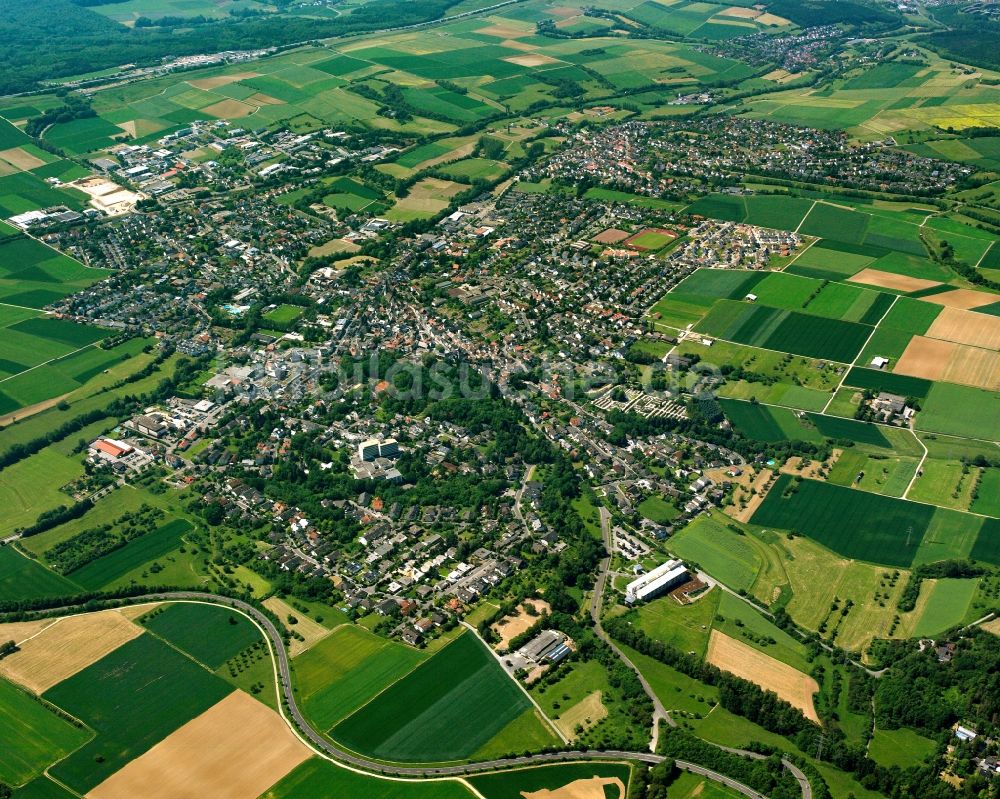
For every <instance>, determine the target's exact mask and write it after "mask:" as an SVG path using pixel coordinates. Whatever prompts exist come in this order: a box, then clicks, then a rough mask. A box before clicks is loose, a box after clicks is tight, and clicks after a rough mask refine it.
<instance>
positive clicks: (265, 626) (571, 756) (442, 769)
mask: <svg viewBox="0 0 1000 799" xmlns="http://www.w3.org/2000/svg"><path fill="white" fill-rule="evenodd" d="M607 560H610V558H608V559H607ZM601 576H603V577H604V578H606V577H607V567H606V565H605V567H604V568H603V569H602V570H601ZM601 590H602V592H603V583H602V585H601ZM178 601H179V602H203V603H205V604H210V605H221V606H223V607H228V608H231V609H233V610H235V611H237V612H238V613H241V614H242V615H244V616H246V617H247V618H249V619H250V620H251V621H252V622H253V623H254V624H255V625H256V626H257V627H258V629H260V631H261V632H263V633H264V635H265V637H266V639H267V640H268V643H269V648H270V649H271V654H272V658H273V664H274V671H275V679H276V683H277V688H278V689H279V693H280V696H281V699H282V702H281V706H280V711H281V715H282V717H283V718H284V719H285V721H286V722H287V723H288V724H289V726H290V728H291V729H292V731H293V732H294V733H295V734H296V735H298V736H299V737H304V739H305V742H306V743H307V744H308V745H309V746H310V747H311V748H312V749H313V750H314V751H315V752H317V753H318V754H320V755H322V756H323V757H326V758H328V759H330V760H333V761H335V762H336V763H338V764H339V765H341V766H344V767H346V768H353V769H355V770H358V771H361V772H366V773H368V774H372V775H375V776H380V777H384V778H387V779H399V778H403V779H405V778H409V779H419V778H424V779H435V778H444V777H457V778H460V777H464V776H469V775H472V774H486V773H490V772H496V771H506V770H510V769H511V768H516V767H519V766H537V765H545V764H548V763H564V762H571V761H621V760H632V761H639V762H641V763H646V764H649V765H656V764H658V763H662V762H663V761H665V760H667V759H668V758H667V757H666V756H664V755H659V754H655V753H654V752H626V751H619V750H613V749H612V750H580V751H564V752H546V753H539V754H535V755H525V756H521V757H509V758H499V759H496V760H485V761H481V762H478V763H461V764H455V765H443V766H404V765H397V764H392V763H382V762H379V761H377V760H371V759H369V758H367V757H364V756H363V755H359V754H356V753H355V752H350V751H347V750H345V749H341V748H340V747H339V746H337V745H336V744H334V743H333V742H332V741H329V740H327V739H326V738H324V737H323V736H322V735H320V733H319V732H318V731H317V730H316V729H315V728H314V727H313V726H312V725H311V724H310V723H309V722H308V721H306V719H305V717H304V716H303V715H302V712H301V711H300V710H299V706H298V703H297V702H296V698H295V693H294V691H293V690H292V680H291V668H290V666H289V659H288V650H287V649H286V648H285V641H284V639H283V638H282V636H281V633H280V632H279V630H278V628H277V627H276V626H275V625H274V623H273V622H272V621H271V620H270V619H269V618H268V617H267V616H265V615H264V614H263V613H261V611H259V610H258V609H257V608H255V607H254V606H253V605H251V604H249V603H248V602H244V601H243V600H241V599H236V598H235V597H228V596H222V595H220V594H211V593H207V592H203V591H162V592H159V593H150V594H142V595H140V596H134V597H126V598H122V599H121V601H120V602H119V603H118V604H120V605H135V604H143V603H148V602H178ZM598 604H599V603H598ZM60 611H65V615H70V614H71V613H73V612H74V611H76V612H88V611H87V608H86V606H85V605H70V606H66V607H62V608H46V609H45V610H44V611H40V612H44V613H46V614H50V613H56V614H58V613H59V612H60ZM30 613H31V612H30V611H29V615H30ZM286 711H287V713H288V715H286ZM289 715H290V716H291V718H289V717H288V716H289ZM664 715H665V716H666V719H665V720H666V721H667V722H668V723H671V724H675V723H676V722H674V721H673V720H672V719H670V717H669V715H666V712H665V711H664ZM720 748H722V749H726V750H727V751H729V752H732V753H733V754H738V755H740V756H743V757H750V758H754V759H763V757H764V755H761V754H758V753H756V752H746V751H743V750H740V749H727V748H726V747H720ZM675 762H676V764H677V767H678V768H680V769H682V770H683V771H690V772H691V773H692V774H698V775H700V776H703V777H706V778H707V779H710V780H713V781H715V782H719V783H720V784H723V785H727V786H728V787H730V788H732V789H733V790H736V791H738V792H739V793H741V794H743V795H744V796H747V797H750V799H767V797H766V796H765V795H764V794H761V793H759V792H757V791H755V790H754V789H753V788H750V787H749V786H747V785H744V784H743V783H740V782H737V781H736V780H733V779H731V778H729V777H726V776H725V775H723V774H719V773H717V772H715V771H712V770H711V769H707V768H704V767H703V766H699V765H697V764H696V763H689V762H687V761H684V760H677V761H675ZM782 765H783V766H784V767H785V768H786V769H787V770H788V771H789V772H790V773H791V774H792V775H793V776H794V777H795V779H796V780H797V781H798V782H799V785H800V787H801V788H802V799H812V787H811V786H810V785H809V780H808V779H807V778H806V776H805V774H803V773H802V771H801V770H800V769H798V768H797V767H796V766H795V765H794V764H793V763H791V762H789V761H787V760H784V759H782Z"/></svg>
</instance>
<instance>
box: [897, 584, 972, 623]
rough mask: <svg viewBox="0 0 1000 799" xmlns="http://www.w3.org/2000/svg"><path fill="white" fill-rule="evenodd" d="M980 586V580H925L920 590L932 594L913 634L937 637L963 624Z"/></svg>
mask: <svg viewBox="0 0 1000 799" xmlns="http://www.w3.org/2000/svg"><path fill="white" fill-rule="evenodd" d="M978 584H979V580H978V579H975V578H968V579H950V578H948V579H942V580H934V581H931V580H925V581H924V583H923V584H922V585H921V586H920V590H921V592H923V591H929V592H930V597H929V599H928V600H927V605H926V607H925V608H924V612H923V613H922V614H921V615H920V618H919V619H918V620H917V623H916V625H915V626H914V628H913V635H914V636H917V637H926V636H934V635H937V634H939V633H942V632H944V631H945V630H947V629H948V628H949V627H954V626H955V625H956V624H961V623H962V622H963V621H964V620H965V616H966V614H967V613H968V610H969V605H971V604H972V597H973V595H974V594H975V593H976V586H977V585H978Z"/></svg>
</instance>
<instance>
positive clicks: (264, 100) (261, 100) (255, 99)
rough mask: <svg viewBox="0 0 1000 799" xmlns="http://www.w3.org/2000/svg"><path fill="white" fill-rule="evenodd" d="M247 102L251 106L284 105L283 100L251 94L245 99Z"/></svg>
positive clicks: (258, 93)
mask: <svg viewBox="0 0 1000 799" xmlns="http://www.w3.org/2000/svg"><path fill="white" fill-rule="evenodd" d="M247 102H248V103H250V104H251V105H256V106H262V105H284V104H285V101H284V100H279V99H278V98H277V97H271V95H269V94H261V93H260V92H257V94H251V95H250V96H249V97H247Z"/></svg>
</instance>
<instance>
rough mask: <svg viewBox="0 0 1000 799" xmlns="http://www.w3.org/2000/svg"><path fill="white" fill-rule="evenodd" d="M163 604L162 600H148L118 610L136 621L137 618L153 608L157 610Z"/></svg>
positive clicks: (127, 617)
mask: <svg viewBox="0 0 1000 799" xmlns="http://www.w3.org/2000/svg"><path fill="white" fill-rule="evenodd" d="M162 604H163V603H162V602H147V603H145V604H142V605H129V606H128V607H125V608H118V612H119V613H121V614H122V616H124V617H125V618H126V619H128V620H129V621H135V620H136V619H138V618H140V617H142V616H145V615H146V614H147V613H149V612H150V611H151V610H156V609H157V608H158V607H159V606H160V605H162Z"/></svg>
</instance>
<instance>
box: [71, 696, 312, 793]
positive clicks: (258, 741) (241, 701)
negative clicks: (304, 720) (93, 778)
mask: <svg viewBox="0 0 1000 799" xmlns="http://www.w3.org/2000/svg"><path fill="white" fill-rule="evenodd" d="M311 754H312V752H311V751H310V750H309V749H308V747H306V745H305V744H303V743H302V742H301V741H300V740H299V739H298V738H296V737H295V735H294V734H293V733H292V731H291V730H290V729H289V728H288V725H287V724H285V722H284V720H283V719H282V718H281V716H279V715H278V714H277V713H276V712H275V711H273V710H271V709H270V708H269V707H267V706H265V705H263V704H261V703H260V702H258V701H257V700H256V699H254V698H252V697H251V696H250V695H249V694H247V693H244V692H243V691H233V693H231V694H230V695H229V696H227V697H226V698H225V699H223V700H222V701H221V702H219V703H218V704H216V705H214V706H212V707H210V708H209V709H208V710H206V711H205V712H204V713H202V714H201V715H200V716H198V717H197V718H195V719H192V720H191V721H189V722H188V723H187V724H185V725H184V726H183V727H181V728H180V729H179V730H177V731H175V732H173V733H171V734H170V735H169V736H167V737H166V738H165V739H164V740H162V741H160V743H158V744H157V745H156V746H154V747H153V748H152V749H150V750H149V751H148V752H146V753H145V754H143V755H140V756H139V757H138V758H136V759H135V760H133V761H132V762H131V763H129V764H128V765H127V766H125V767H124V768H122V769H121V770H119V771H117V772H115V773H114V774H112V775H111V776H110V777H108V779H106V780H105V781H104V782H102V783H101V784H100V785H98V786H97V787H96V788H94V789H93V790H92V791H91V792H90V793H88V794H87V797H88V799H134V797H139V796H141V797H142V799H206V797H211V799H256V798H257V797H258V796H260V795H261V794H262V793H264V791H266V790H267V789H268V788H270V787H271V786H272V785H274V784H275V783H276V782H277V781H278V780H280V779H281V778H282V777H284V776H285V775H286V774H288V773H289V772H290V771H291V770H292V769H294V768H295V767H296V766H298V765H299V764H301V763H302V762H303V761H305V760H306V759H307V758H309V756H310V755H311Z"/></svg>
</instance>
